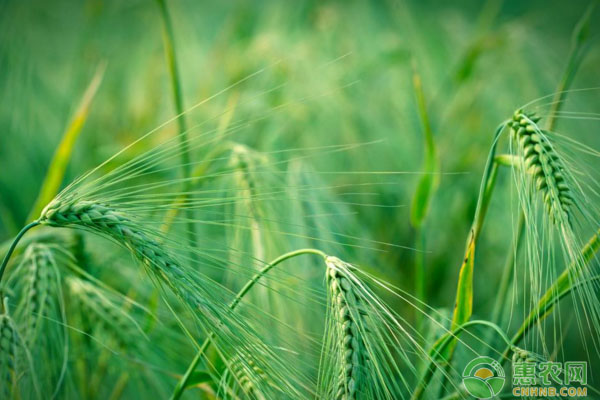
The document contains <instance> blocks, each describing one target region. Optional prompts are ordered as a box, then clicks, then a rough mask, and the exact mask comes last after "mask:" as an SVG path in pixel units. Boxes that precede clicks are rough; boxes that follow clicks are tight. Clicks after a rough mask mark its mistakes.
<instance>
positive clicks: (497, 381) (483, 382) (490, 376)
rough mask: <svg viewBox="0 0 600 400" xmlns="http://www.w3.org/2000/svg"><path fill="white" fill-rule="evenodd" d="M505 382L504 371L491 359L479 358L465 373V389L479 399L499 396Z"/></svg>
mask: <svg viewBox="0 0 600 400" xmlns="http://www.w3.org/2000/svg"><path fill="white" fill-rule="evenodd" d="M505 380H506V376H505V375H504V369H503V368H502V366H501V365H500V364H499V363H498V362H497V361H496V360H494V359H493V358H491V357H477V358H476V359H474V360H472V361H471V362H470V363H468V364H467V366H466V367H465V370H464V371H463V384H464V385H465V388H466V389H467V391H468V392H469V394H470V395H471V396H473V397H477V398H478V399H491V398H492V397H494V396H496V395H498V394H499V393H500V391H501V390H502V388H503V387H504V382H505Z"/></svg>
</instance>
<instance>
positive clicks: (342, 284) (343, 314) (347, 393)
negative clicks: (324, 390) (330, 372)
mask: <svg viewBox="0 0 600 400" xmlns="http://www.w3.org/2000/svg"><path fill="white" fill-rule="evenodd" d="M326 263H327V286H328V289H329V299H330V307H331V310H330V311H331V313H332V315H333V318H334V319H335V323H336V326H337V328H336V333H337V341H338V343H337V345H338V349H337V350H338V351H339V352H341V354H340V364H339V371H338V382H337V388H336V393H335V397H334V398H335V399H338V400H350V399H355V398H356V397H357V394H358V393H359V392H360V391H361V384H362V382H361V381H362V379H361V377H362V376H363V374H364V369H365V368H367V366H366V363H367V361H368V359H367V357H366V347H365V343H364V341H363V335H364V331H365V329H366V328H365V323H364V320H363V317H362V315H361V312H362V310H361V299H360V297H359V296H357V295H356V293H355V292H354V290H353V289H352V285H351V284H350V281H349V280H348V278H347V277H346V275H345V272H344V269H345V268H344V264H343V262H342V261H341V260H340V259H339V258H336V257H327V260H326Z"/></svg>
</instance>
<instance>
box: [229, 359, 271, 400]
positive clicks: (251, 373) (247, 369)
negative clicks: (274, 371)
mask: <svg viewBox="0 0 600 400" xmlns="http://www.w3.org/2000/svg"><path fill="white" fill-rule="evenodd" d="M228 373H231V380H233V382H232V383H231V384H227V386H231V387H235V386H239V387H240V389H241V390H242V392H243V393H244V395H245V397H247V398H250V399H256V400H265V399H266V398H267V397H265V395H264V394H263V393H261V392H260V390H259V389H257V388H256V386H255V385H254V382H256V380H257V379H258V380H261V381H263V382H266V383H267V384H269V385H270V384H272V382H270V380H269V376H268V375H267V374H266V373H265V371H263V370H262V369H261V368H260V367H258V366H257V365H256V364H255V363H254V361H253V360H252V359H251V358H249V357H248V358H245V359H242V358H241V357H240V356H235V357H234V358H233V359H232V360H231V361H230V362H229V368H228V370H227V371H226V373H225V374H224V375H223V377H224V379H225V380H227V379H228V378H229V377H228Z"/></svg>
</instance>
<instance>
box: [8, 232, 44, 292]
mask: <svg viewBox="0 0 600 400" xmlns="http://www.w3.org/2000/svg"><path fill="white" fill-rule="evenodd" d="M39 224H40V222H39V221H38V220H35V221H33V222H31V223H29V224H27V225H25V227H23V229H21V231H20V232H19V233H18V234H17V236H15V239H14V240H13V242H12V243H11V245H10V247H9V248H8V251H7V252H6V255H5V256H4V260H2V266H0V282H2V276H3V275H4V270H5V269H6V265H7V264H8V260H9V259H10V256H11V255H12V253H13V252H14V251H15V248H16V247H17V244H19V240H21V238H22V237H23V235H24V234H25V233H26V232H27V231H28V230H30V229H31V228H33V227H35V226H38V225H39Z"/></svg>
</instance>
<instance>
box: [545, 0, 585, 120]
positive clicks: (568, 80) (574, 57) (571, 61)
mask: <svg viewBox="0 0 600 400" xmlns="http://www.w3.org/2000/svg"><path fill="white" fill-rule="evenodd" d="M594 8H596V2H592V3H590V5H589V6H588V8H587V10H586V11H585V13H584V14H583V16H582V17H581V19H580V20H579V21H578V22H577V25H575V29H574V30H573V36H572V39H571V51H570V53H569V57H568V58H567V65H566V67H565V71H564V72H563V75H562V78H561V80H560V83H559V84H558V87H557V88H556V95H555V96H554V99H553V101H552V108H551V109H550V117H549V119H548V123H547V125H546V129H548V130H549V131H551V130H552V129H553V128H554V123H555V121H556V113H558V112H559V111H560V109H561V108H562V106H563V104H564V102H565V100H566V98H567V95H568V90H569V88H570V87H571V84H572V83H573V79H574V78H575V74H576V73H577V70H578V69H579V66H580V65H581V62H582V61H583V58H584V57H585V54H586V51H587V49H588V47H589V46H588V44H589V37H590V21H591V17H592V13H593V11H594Z"/></svg>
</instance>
